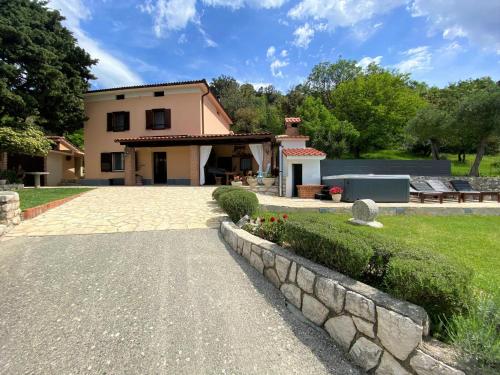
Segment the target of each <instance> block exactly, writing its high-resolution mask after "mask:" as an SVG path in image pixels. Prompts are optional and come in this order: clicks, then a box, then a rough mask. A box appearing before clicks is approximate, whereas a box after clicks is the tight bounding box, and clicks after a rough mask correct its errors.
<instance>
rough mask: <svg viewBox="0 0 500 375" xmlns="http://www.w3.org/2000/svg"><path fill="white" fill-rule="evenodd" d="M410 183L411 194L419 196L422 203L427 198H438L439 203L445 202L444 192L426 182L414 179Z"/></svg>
mask: <svg viewBox="0 0 500 375" xmlns="http://www.w3.org/2000/svg"><path fill="white" fill-rule="evenodd" d="M410 185H411V187H410V194H411V195H415V196H417V197H418V198H419V199H420V203H424V202H425V199H426V198H431V199H438V200H439V203H443V193H442V192H440V191H435V190H434V189H432V188H431V187H430V186H429V185H428V184H427V183H426V182H424V181H412V182H410ZM412 188H413V192H412Z"/></svg>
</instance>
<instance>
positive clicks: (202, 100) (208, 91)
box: [201, 82, 210, 134]
mask: <svg viewBox="0 0 500 375" xmlns="http://www.w3.org/2000/svg"><path fill="white" fill-rule="evenodd" d="M205 87H206V88H207V92H206V93H204V94H203V95H202V96H201V134H205V96H207V95H208V94H209V93H210V88H209V87H208V84H207V83H206V82H205Z"/></svg>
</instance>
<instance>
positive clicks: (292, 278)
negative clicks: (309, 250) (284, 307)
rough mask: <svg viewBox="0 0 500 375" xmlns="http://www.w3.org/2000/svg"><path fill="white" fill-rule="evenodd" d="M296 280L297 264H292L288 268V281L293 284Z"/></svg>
mask: <svg viewBox="0 0 500 375" xmlns="http://www.w3.org/2000/svg"><path fill="white" fill-rule="evenodd" d="M296 280H297V263H295V262H292V265H291V266H290V272H289V274H288V281H290V282H291V283H294V282H295V281H296Z"/></svg>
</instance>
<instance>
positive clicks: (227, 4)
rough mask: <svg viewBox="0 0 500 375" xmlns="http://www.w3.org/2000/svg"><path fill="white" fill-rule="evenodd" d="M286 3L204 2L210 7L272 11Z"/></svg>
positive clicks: (281, 0) (273, 0) (268, 0)
mask: <svg viewBox="0 0 500 375" xmlns="http://www.w3.org/2000/svg"><path fill="white" fill-rule="evenodd" d="M286 1H287V0H203V3H204V4H206V5H209V6H214V7H217V6H221V7H228V8H232V9H240V8H243V7H244V6H249V7H253V8H264V9H271V8H279V7H281V6H282V5H283V4H284V3H285V2H286Z"/></svg>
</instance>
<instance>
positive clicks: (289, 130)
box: [285, 117, 301, 136]
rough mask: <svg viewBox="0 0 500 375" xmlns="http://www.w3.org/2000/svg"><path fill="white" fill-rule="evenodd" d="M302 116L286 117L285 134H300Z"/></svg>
mask: <svg viewBox="0 0 500 375" xmlns="http://www.w3.org/2000/svg"><path fill="white" fill-rule="evenodd" d="M300 121H301V120H300V117H285V134H286V135H288V136H295V135H300V134H299V124H300Z"/></svg>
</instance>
